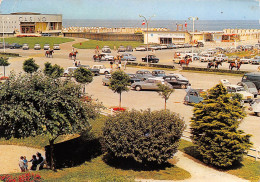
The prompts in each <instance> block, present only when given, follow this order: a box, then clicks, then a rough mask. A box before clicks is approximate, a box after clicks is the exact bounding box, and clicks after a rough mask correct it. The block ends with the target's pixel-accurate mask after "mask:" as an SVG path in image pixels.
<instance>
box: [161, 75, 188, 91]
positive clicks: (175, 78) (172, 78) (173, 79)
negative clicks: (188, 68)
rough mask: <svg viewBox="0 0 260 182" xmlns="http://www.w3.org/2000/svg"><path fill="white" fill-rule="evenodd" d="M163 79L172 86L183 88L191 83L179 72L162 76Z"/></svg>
mask: <svg viewBox="0 0 260 182" xmlns="http://www.w3.org/2000/svg"><path fill="white" fill-rule="evenodd" d="M163 79H164V80H165V81H166V82H168V83H169V84H171V85H172V87H173V88H181V89H185V88H187V87H188V86H190V85H191V84H190V83H189V80H188V79H186V78H185V77H184V76H182V75H180V74H171V75H168V76H164V77H163Z"/></svg>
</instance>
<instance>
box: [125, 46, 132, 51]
mask: <svg viewBox="0 0 260 182" xmlns="http://www.w3.org/2000/svg"><path fill="white" fill-rule="evenodd" d="M125 51H126V52H133V48H132V46H126V49H125Z"/></svg>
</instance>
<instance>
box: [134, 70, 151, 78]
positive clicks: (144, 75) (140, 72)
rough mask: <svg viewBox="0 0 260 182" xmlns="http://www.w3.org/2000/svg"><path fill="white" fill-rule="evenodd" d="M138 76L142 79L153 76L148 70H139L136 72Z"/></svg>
mask: <svg viewBox="0 0 260 182" xmlns="http://www.w3.org/2000/svg"><path fill="white" fill-rule="evenodd" d="M136 77H137V78H139V79H140V80H142V81H143V80H147V79H148V78H151V77H153V75H152V74H151V72H150V71H147V70H138V71H137V72H136Z"/></svg>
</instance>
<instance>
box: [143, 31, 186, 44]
mask: <svg viewBox="0 0 260 182" xmlns="http://www.w3.org/2000/svg"><path fill="white" fill-rule="evenodd" d="M147 33H148V43H149V44H171V43H174V44H184V43H189V42H190V41H191V34H190V33H188V32H186V31H148V32H147V31H144V32H143V34H144V44H147Z"/></svg>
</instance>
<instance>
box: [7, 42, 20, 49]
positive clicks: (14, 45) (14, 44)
mask: <svg viewBox="0 0 260 182" xmlns="http://www.w3.org/2000/svg"><path fill="white" fill-rule="evenodd" d="M21 47H22V45H20V44H17V43H13V44H11V45H10V46H9V48H10V49H20V48H21Z"/></svg>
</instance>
